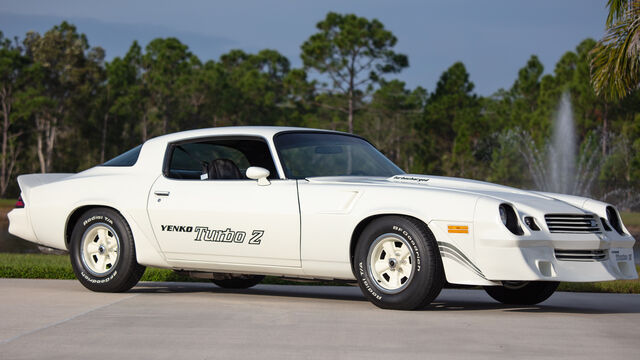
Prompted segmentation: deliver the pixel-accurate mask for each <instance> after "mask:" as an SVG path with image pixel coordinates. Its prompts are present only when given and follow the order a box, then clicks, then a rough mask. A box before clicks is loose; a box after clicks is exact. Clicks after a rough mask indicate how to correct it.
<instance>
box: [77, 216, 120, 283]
mask: <svg viewBox="0 0 640 360" xmlns="http://www.w3.org/2000/svg"><path fill="white" fill-rule="evenodd" d="M80 251H81V256H80V258H81V259H82V263H83V264H84V266H85V268H86V269H87V270H88V271H89V272H90V273H91V274H92V275H94V276H106V275H108V274H110V273H111V272H113V270H115V267H116V264H117V263H118V257H119V256H118V255H119V251H120V239H119V238H118V235H117V234H116V232H115V230H113V228H112V227H111V226H109V225H107V224H104V223H97V224H93V225H91V226H90V227H89V228H88V229H87V230H85V232H84V234H83V235H82V247H81V250H80Z"/></svg>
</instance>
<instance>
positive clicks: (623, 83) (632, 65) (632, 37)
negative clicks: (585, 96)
mask: <svg viewBox="0 0 640 360" xmlns="http://www.w3.org/2000/svg"><path fill="white" fill-rule="evenodd" d="M607 5H608V6H609V15H608V16H607V33H606V34H605V36H604V38H602V40H600V41H599V42H598V44H597V45H596V47H595V48H594V49H593V51H592V53H591V54H592V56H593V58H592V60H591V73H592V83H593V87H594V89H595V91H596V93H597V94H598V95H599V96H602V97H604V98H605V99H607V100H619V99H622V98H624V97H625V96H627V95H628V94H629V93H630V92H631V91H632V90H635V89H637V88H638V85H639V84H640V0H609V1H608V3H607Z"/></svg>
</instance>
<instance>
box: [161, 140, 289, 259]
mask: <svg viewBox="0 0 640 360" xmlns="http://www.w3.org/2000/svg"><path fill="white" fill-rule="evenodd" d="M167 157H168V159H167V161H165V169H164V171H163V173H164V174H163V176H160V177H159V178H158V179H157V180H156V181H155V183H154V184H153V186H152V188H151V191H150V194H149V201H148V213H149V217H150V220H151V224H152V226H153V231H154V233H155V235H156V238H157V240H158V243H159V244H160V247H161V249H162V251H163V252H164V254H165V256H166V258H167V260H168V261H170V262H172V263H174V264H183V266H186V265H184V264H187V265H188V264H190V263H193V264H194V265H196V264H197V263H215V264H220V265H222V267H224V266H223V265H224V264H228V265H243V264H244V265H265V266H281V267H299V266H300V213H299V207H298V193H297V186H296V182H295V180H280V179H278V176H277V174H276V169H275V166H274V165H273V158H272V156H271V154H270V153H269V149H268V146H267V144H266V142H265V140H264V139H260V138H246V137H243V138H229V137H218V138H211V139H206V140H197V141H193V142H186V143H185V142H182V143H176V144H169V149H168V151H167ZM213 162H218V163H219V162H223V163H225V165H228V167H233V166H236V167H237V172H236V170H234V171H233V172H231V175H229V174H226V175H224V174H222V175H220V174H218V175H216V174H215V172H214V174H213V175H211V176H212V177H215V178H209V176H210V173H211V171H209V169H207V168H208V167H210V166H212V163H213ZM231 163H232V165H229V164H231ZM249 166H260V167H264V168H266V169H267V170H269V171H270V172H271V175H270V178H271V179H270V181H269V184H268V185H259V184H258V182H257V181H256V180H249V179H247V178H246V177H245V176H244V173H245V171H246V168H248V167H249ZM234 173H235V174H236V175H234Z"/></svg>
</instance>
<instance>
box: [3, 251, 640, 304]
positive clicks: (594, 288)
mask: <svg viewBox="0 0 640 360" xmlns="http://www.w3.org/2000/svg"><path fill="white" fill-rule="evenodd" d="M637 269H638V271H639V272H640V266H637ZM0 277H4V278H24V279H75V278H76V277H75V275H74V273H73V270H72V269H71V263H70V262H69V257H68V256H67V255H45V254H8V253H0ZM141 281H208V280H203V279H193V278H190V277H187V276H182V275H178V274H176V273H175V272H173V271H171V270H166V269H156V268H147V271H146V272H145V273H144V276H143V277H142V280H141ZM263 283H264V284H285V285H295V284H299V283H297V282H292V281H287V280H283V279H281V278H277V277H271V276H267V277H266V278H265V280H264V281H263ZM312 284H315V285H344V284H343V283H332V282H317V283H312ZM559 290H560V291H577V292H608V293H625V294H640V280H620V281H607V282H596V283H562V284H560V288H559Z"/></svg>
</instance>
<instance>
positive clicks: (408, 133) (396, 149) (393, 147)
mask: <svg viewBox="0 0 640 360" xmlns="http://www.w3.org/2000/svg"><path fill="white" fill-rule="evenodd" d="M426 99H427V91H426V90H425V89H423V88H421V87H418V88H416V89H415V90H413V91H410V90H408V89H405V84H404V82H402V81H398V80H391V81H388V82H387V81H383V82H381V84H380V88H379V89H378V90H376V92H375V93H373V96H372V99H371V103H370V104H368V106H367V107H366V110H365V111H363V114H364V118H363V119H361V125H360V126H359V127H357V128H358V133H360V134H362V135H363V136H364V137H365V138H367V139H368V140H370V141H372V142H373V143H374V144H375V145H376V147H377V148H378V149H380V150H381V151H382V152H383V153H384V154H385V155H386V156H387V157H388V158H389V159H391V161H393V162H394V163H396V164H398V165H399V166H401V167H403V168H404V169H405V170H407V171H411V169H412V168H413V167H414V164H415V162H416V159H415V152H414V151H413V149H414V148H415V147H416V146H418V145H419V140H420V138H419V136H418V134H417V131H416V123H417V122H418V121H419V120H420V118H421V117H422V111H423V108H424V103H425V101H426Z"/></svg>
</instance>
